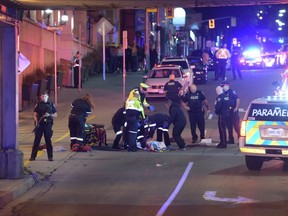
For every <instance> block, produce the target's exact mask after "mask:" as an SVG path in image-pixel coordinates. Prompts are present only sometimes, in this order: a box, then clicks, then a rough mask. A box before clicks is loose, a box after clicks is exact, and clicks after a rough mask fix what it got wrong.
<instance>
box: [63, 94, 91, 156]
mask: <svg viewBox="0 0 288 216" xmlns="http://www.w3.org/2000/svg"><path fill="white" fill-rule="evenodd" d="M71 108H72V110H71V113H70V116H69V123H68V127H69V130H70V147H71V149H72V147H73V145H75V144H77V147H76V148H80V149H81V148H82V147H83V144H84V135H85V122H86V117H87V116H90V115H91V108H94V104H93V102H92V98H91V96H90V95H89V94H85V95H84V96H83V97H82V98H79V99H76V100H74V101H73V102H72V104H71ZM75 146H76V145H75ZM74 150H75V151H77V149H74Z"/></svg>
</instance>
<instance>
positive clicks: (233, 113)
mask: <svg viewBox="0 0 288 216" xmlns="http://www.w3.org/2000/svg"><path fill="white" fill-rule="evenodd" d="M221 86H222V88H223V90H224V94H226V96H227V97H228V98H229V116H228V119H227V129H228V141H227V144H234V137H233V128H234V130H235V132H236V134H237V136H238V138H239V136H240V119H239V112H238V109H239V106H240V99H239V98H238V95H237V94H236V92H235V91H234V90H232V89H230V83H229V82H223V83H222V84H221Z"/></svg>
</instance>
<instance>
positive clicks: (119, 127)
mask: <svg viewBox="0 0 288 216" xmlns="http://www.w3.org/2000/svg"><path fill="white" fill-rule="evenodd" d="M125 113H126V112H125V106H123V107H121V108H119V109H118V110H117V111H116V113H115V114H114V115H113V117H112V126H113V130H114V132H115V134H116V136H115V139H114V142H113V146H112V148H113V149H120V147H119V142H120V140H121V138H122V135H123V127H124V124H125Z"/></svg>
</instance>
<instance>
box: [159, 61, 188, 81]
mask: <svg viewBox="0 0 288 216" xmlns="http://www.w3.org/2000/svg"><path fill="white" fill-rule="evenodd" d="M160 64H161V65H180V66H181V67H182V69H183V71H184V73H185V74H186V76H189V78H190V83H193V71H192V68H191V67H190V65H189V62H188V60H187V58H183V57H165V58H163V59H162V61H161V63H160Z"/></svg>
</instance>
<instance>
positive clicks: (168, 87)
mask: <svg viewBox="0 0 288 216" xmlns="http://www.w3.org/2000/svg"><path fill="white" fill-rule="evenodd" d="M182 87H183V86H182V84H181V83H180V82H178V81H175V75H174V74H171V75H170V76H169V81H168V82H167V83H165V85H164V89H163V90H164V91H165V92H166V98H167V99H170V100H172V101H174V102H178V103H179V102H180V96H179V92H180V91H181V89H182Z"/></svg>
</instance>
